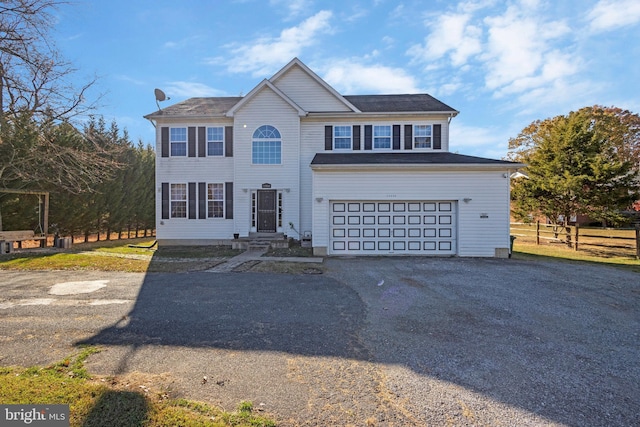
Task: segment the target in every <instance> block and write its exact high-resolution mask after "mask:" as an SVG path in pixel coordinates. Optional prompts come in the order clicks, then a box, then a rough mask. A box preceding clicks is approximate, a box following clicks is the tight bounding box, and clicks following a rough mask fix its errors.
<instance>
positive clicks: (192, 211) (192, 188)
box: [187, 182, 198, 219]
mask: <svg viewBox="0 0 640 427" xmlns="http://www.w3.org/2000/svg"><path fill="white" fill-rule="evenodd" d="M187 197H188V200H189V202H188V203H189V219H196V206H197V203H198V201H197V199H196V183H195V182H190V183H189V195H188V196H187Z"/></svg>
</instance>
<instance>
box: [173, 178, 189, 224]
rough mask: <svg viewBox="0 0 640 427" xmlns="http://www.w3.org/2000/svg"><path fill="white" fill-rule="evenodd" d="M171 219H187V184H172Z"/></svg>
mask: <svg viewBox="0 0 640 427" xmlns="http://www.w3.org/2000/svg"><path fill="white" fill-rule="evenodd" d="M170 203H171V218H186V217H187V184H171V198H170Z"/></svg>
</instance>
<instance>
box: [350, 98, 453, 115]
mask: <svg viewBox="0 0 640 427" xmlns="http://www.w3.org/2000/svg"><path fill="white" fill-rule="evenodd" d="M345 99H346V100H347V101H349V102H350V103H352V104H353V105H354V106H356V107H357V108H358V109H359V110H360V111H362V112H363V113H408V112H431V111H433V112H447V113H457V111H456V110H454V109H453V108H451V107H449V106H448V105H447V104H445V103H443V102H440V101H438V100H437V99H435V98H434V97H433V96H431V95H428V94H426V93H419V94H413V95H347V96H345Z"/></svg>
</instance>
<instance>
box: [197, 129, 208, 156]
mask: <svg viewBox="0 0 640 427" xmlns="http://www.w3.org/2000/svg"><path fill="white" fill-rule="evenodd" d="M206 156H207V128H205V127H204V126H200V127H198V157H206Z"/></svg>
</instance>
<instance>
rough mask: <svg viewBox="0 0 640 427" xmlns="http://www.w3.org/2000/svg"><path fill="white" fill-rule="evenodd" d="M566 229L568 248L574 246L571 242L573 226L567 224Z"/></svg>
mask: <svg viewBox="0 0 640 427" xmlns="http://www.w3.org/2000/svg"><path fill="white" fill-rule="evenodd" d="M565 230H566V232H567V237H566V240H567V241H566V242H565V243H566V244H567V247H568V248H571V247H573V245H572V244H571V227H569V226H567V227H565Z"/></svg>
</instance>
